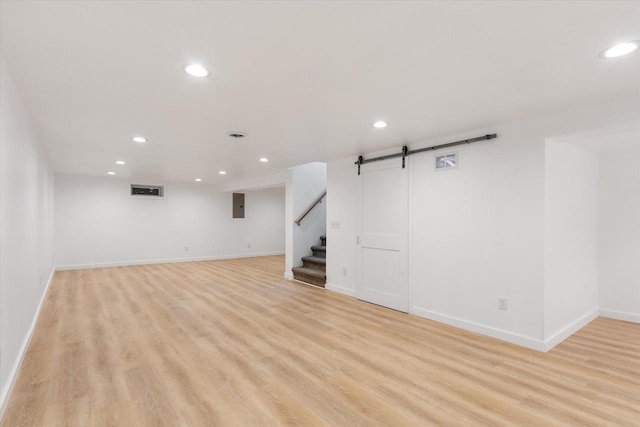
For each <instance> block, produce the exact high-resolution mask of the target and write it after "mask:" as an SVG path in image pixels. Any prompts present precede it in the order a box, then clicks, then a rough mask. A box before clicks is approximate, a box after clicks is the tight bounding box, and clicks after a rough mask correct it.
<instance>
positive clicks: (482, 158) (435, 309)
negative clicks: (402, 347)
mask: <svg viewBox="0 0 640 427" xmlns="http://www.w3.org/2000/svg"><path fill="white" fill-rule="evenodd" d="M638 117H639V116H638V106H637V99H635V98H630V99H626V100H622V101H616V102H612V103H608V104H603V105H597V106H590V107H585V108H582V109H577V110H572V111H566V112H562V113H557V114H552V115H548V116H544V117H536V118H531V119H527V120H520V121H517V122H510V123H503V124H499V125H496V126H492V127H490V128H483V129H476V130H474V131H469V132H465V133H462V134H458V135H449V136H444V137H441V138H437V139H434V140H431V141H429V142H428V143H423V144H415V145H411V146H410V149H415V148H420V147H424V146H431V145H437V144H441V143H446V142H451V141H456V140H460V139H466V138H470V137H475V136H478V135H484V134H487V133H494V132H497V133H498V138H497V139H495V140H491V141H486V142H478V143H474V144H470V145H462V146H458V147H456V148H454V149H453V150H444V151H438V152H437V153H438V154H439V153H444V152H448V151H457V152H458V154H459V157H460V158H459V164H460V167H459V168H458V169H456V170H450V171H438V172H435V171H434V166H433V162H434V157H433V156H434V154H435V152H434V153H421V154H416V155H414V156H412V157H411V161H410V162H409V167H410V176H411V177H412V178H411V179H412V184H411V185H412V187H410V191H411V192H412V193H411V194H412V195H411V206H410V216H411V218H412V223H411V224H410V226H411V232H410V234H411V235H410V239H411V243H410V264H411V269H410V312H411V313H413V314H418V315H421V316H424V317H428V318H431V319H434V320H438V321H441V322H444V323H448V324H451V325H454V326H458V327H462V328H465V329H468V330H472V331H476V332H480V333H483V334H486V335H490V336H494V337H497V338H500V339H505V340H507V341H511V342H514V343H517V344H520V345H524V346H528V347H531V348H535V349H538V350H547V349H549V348H550V345H553V344H554V343H553V342H551V341H549V342H546V338H547V337H546V336H545V328H544V314H545V305H544V291H545V140H546V138H547V137H551V136H555V135H565V134H569V133H572V132H577V131H579V130H580V131H584V130H590V129H600V128H603V127H606V126H612V125H615V124H617V123H626V122H628V121H632V120H638ZM399 150H400V147H399V146H398V147H396V148H395V149H394V150H391V151H393V152H397V151H399ZM357 154H364V155H366V156H375V155H381V154H386V152H381V153H357ZM356 157H357V155H354V156H353V157H350V158H345V159H340V160H335V161H331V162H329V163H328V172H329V173H328V177H327V181H328V188H329V191H328V202H327V206H328V211H327V222H328V224H329V229H328V250H327V258H328V259H327V283H328V285H327V288H329V289H333V290H336V291H339V292H343V293H346V294H351V295H354V294H355V278H356V274H354V273H355V268H356V266H355V250H356V245H355V240H356V236H355V233H356V231H355V211H356V206H355V202H353V201H355V200H357V194H356V188H357V186H356V183H357V181H356V180H357V179H358V176H357V168H356V166H355V165H354V161H355V160H356ZM398 161H400V160H398ZM335 222H339V223H340V228H339V229H333V228H331V224H332V223H335ZM345 268H346V269H347V273H348V274H347V275H346V276H345V275H344V274H343V273H344V269H345ZM332 285H335V286H332ZM591 295H592V294H591ZM499 297H506V298H508V310H506V311H503V310H499V309H498V298H499ZM585 300H586V301H592V296H588V297H586V298H585ZM578 311H579V310H576V313H577V312H578ZM576 320H578V319H576ZM558 323H561V321H559V322H558Z"/></svg>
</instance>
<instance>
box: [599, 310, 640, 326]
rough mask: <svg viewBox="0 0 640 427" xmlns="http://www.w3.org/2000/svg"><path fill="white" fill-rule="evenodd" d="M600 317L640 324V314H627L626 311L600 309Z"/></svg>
mask: <svg viewBox="0 0 640 427" xmlns="http://www.w3.org/2000/svg"><path fill="white" fill-rule="evenodd" d="M600 316H602V317H608V318H609V319H616V320H624V321H627V322H634V323H640V314H638V313H628V312H626V311H616V310H604V309H600Z"/></svg>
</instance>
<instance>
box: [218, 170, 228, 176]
mask: <svg viewBox="0 0 640 427" xmlns="http://www.w3.org/2000/svg"><path fill="white" fill-rule="evenodd" d="M218 173H219V174H220V175H226V174H227V172H226V171H220V172H218Z"/></svg>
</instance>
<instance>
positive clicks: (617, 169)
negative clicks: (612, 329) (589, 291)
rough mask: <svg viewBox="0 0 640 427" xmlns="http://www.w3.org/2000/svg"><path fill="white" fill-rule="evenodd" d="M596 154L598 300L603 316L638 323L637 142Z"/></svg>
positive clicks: (639, 163) (639, 180) (639, 165)
mask: <svg viewBox="0 0 640 427" xmlns="http://www.w3.org/2000/svg"><path fill="white" fill-rule="evenodd" d="M636 146H637V151H635V152H624V153H608V154H604V155H602V156H601V157H600V174H599V176H600V179H599V211H598V213H599V244H598V247H599V253H598V256H599V275H598V277H599V299H600V308H601V311H602V314H603V315H606V316H609V317H614V318H619V319H623V320H630V321H635V322H640V141H637V144H636Z"/></svg>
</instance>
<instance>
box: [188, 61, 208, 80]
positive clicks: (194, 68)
mask: <svg viewBox="0 0 640 427" xmlns="http://www.w3.org/2000/svg"><path fill="white" fill-rule="evenodd" d="M184 71H185V73H187V74H189V75H190V76H193V77H207V76H208V75H209V70H207V69H206V68H204V67H203V66H202V65H200V64H189V65H187V66H185V67H184Z"/></svg>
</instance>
